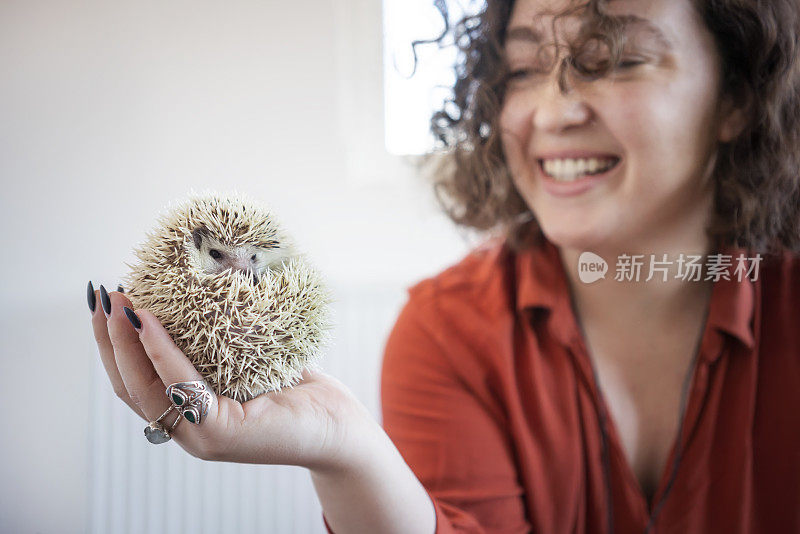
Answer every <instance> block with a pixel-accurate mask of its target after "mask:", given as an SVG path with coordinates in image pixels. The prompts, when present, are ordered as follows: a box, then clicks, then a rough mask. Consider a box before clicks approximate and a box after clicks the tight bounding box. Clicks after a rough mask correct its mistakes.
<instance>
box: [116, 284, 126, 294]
mask: <svg viewBox="0 0 800 534" xmlns="http://www.w3.org/2000/svg"><path fill="white" fill-rule="evenodd" d="M117 293H125V289H124V288H123V287H122V286H121V285H118V286H117Z"/></svg>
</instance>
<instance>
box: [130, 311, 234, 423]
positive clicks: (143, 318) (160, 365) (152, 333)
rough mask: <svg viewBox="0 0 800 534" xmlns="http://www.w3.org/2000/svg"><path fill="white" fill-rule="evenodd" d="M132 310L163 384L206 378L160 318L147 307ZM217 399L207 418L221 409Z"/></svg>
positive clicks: (143, 345) (213, 415) (133, 319)
mask: <svg viewBox="0 0 800 534" xmlns="http://www.w3.org/2000/svg"><path fill="white" fill-rule="evenodd" d="M128 313H130V314H133V318H132V321H131V322H135V321H136V320H138V321H139V324H140V325H141V326H140V328H139V329H138V330H139V340H140V341H141V344H142V347H143V348H144V350H145V352H146V353H147V357H148V358H149V359H150V362H152V364H153V367H154V368H155V370H156V372H157V373H158V376H160V377H161V380H162V382H163V385H164V387H166V386H169V385H170V384H174V383H176V382H192V381H195V380H203V377H202V376H201V375H200V373H199V372H198V371H197V369H195V367H194V365H192V362H190V361H189V358H187V357H186V355H185V354H184V353H183V351H181V349H179V348H178V346H177V345H175V342H174V341H173V340H172V337H170V335H169V332H167V330H166V329H165V328H164V327H163V326H162V324H161V323H160V322H159V320H158V319H157V318H156V317H155V316H154V315H153V314H152V313H150V312H149V311H147V310H136V311H130V312H128ZM212 393H213V392H212ZM218 408H219V404H218V399H217V398H216V395H214V399H213V401H212V402H211V405H210V407H209V411H208V414H207V415H206V418H207V419H209V420H214V419H216V417H217V413H218Z"/></svg>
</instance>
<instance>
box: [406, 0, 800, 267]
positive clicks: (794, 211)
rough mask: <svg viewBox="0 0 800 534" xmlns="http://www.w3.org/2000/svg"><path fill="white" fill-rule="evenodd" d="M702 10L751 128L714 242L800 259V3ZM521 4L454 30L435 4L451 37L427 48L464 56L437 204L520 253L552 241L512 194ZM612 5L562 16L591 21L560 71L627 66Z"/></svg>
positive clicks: (731, 163)
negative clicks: (510, 88)
mask: <svg viewBox="0 0 800 534" xmlns="http://www.w3.org/2000/svg"><path fill="white" fill-rule="evenodd" d="M692 2H693V4H694V6H695V8H696V9H697V12H698V13H699V15H700V16H701V18H702V20H703V21H704V23H705V25H706V27H707V28H708V30H709V31H710V32H711V34H712V35H713V37H714V40H715V43H716V46H717V49H718V52H719V55H720V57H721V59H722V91H723V92H724V93H725V94H726V95H728V96H730V97H731V98H733V100H734V102H736V103H737V104H738V105H739V106H740V107H741V109H743V110H744V114H745V119H746V123H745V125H744V128H743V129H742V130H741V132H740V133H739V135H738V136H737V137H736V138H735V139H733V140H731V141H730V142H727V143H720V145H719V148H718V152H717V158H716V163H715V167H714V170H713V177H714V183H715V200H714V213H713V215H712V220H711V222H710V224H709V226H708V228H707V233H708V236H709V238H710V239H711V240H712V242H715V243H718V244H720V245H734V246H741V247H745V248H747V249H749V250H752V251H753V252H761V253H780V252H781V251H782V250H790V251H793V252H797V251H800V59H798V58H800V37H798V36H800V4H798V2H797V0H749V1H745V0H692ZM513 3H514V2H513V0H486V3H485V7H484V8H483V9H482V10H481V11H480V13H478V14H476V15H473V16H467V17H464V18H463V19H461V20H459V21H457V22H455V23H453V24H451V23H450V22H449V21H448V12H447V9H446V5H445V4H444V2H443V1H441V0H436V2H435V5H436V7H437V8H438V9H439V11H440V12H441V14H442V16H443V18H444V20H445V30H444V32H443V33H442V35H440V36H439V37H438V38H437V39H433V40H432V41H426V42H438V43H439V44H440V45H441V44H442V41H443V39H445V37H447V36H450V37H452V39H453V42H454V43H455V46H457V48H458V52H459V56H458V57H459V60H458V62H457V64H456V67H455V70H456V83H455V85H454V87H453V91H452V95H451V98H450V99H449V100H448V101H447V102H446V103H445V105H444V106H443V107H442V109H440V110H438V111H437V112H436V113H435V114H434V115H433V117H432V119H431V130H432V131H433V133H434V135H435V137H436V139H437V144H438V145H439V148H440V149H443V150H444V151H445V153H446V159H445V160H443V161H441V162H440V163H439V164H437V165H436V171H435V173H434V176H435V178H434V179H435V192H436V197H437V199H438V200H439V203H440V204H441V206H442V208H443V209H444V210H445V212H446V213H447V214H448V216H449V217H450V218H451V219H452V220H453V221H454V222H455V223H457V224H459V225H462V226H465V227H469V228H474V229H478V230H486V231H488V230H494V231H498V230H499V231H501V232H502V233H504V234H505V235H506V237H507V239H508V242H509V244H510V246H511V247H512V248H514V249H516V250H519V249H522V248H524V247H526V246H528V245H530V244H531V243H532V242H533V241H534V240H535V239H538V238H541V236H542V233H541V229H540V228H539V225H538V223H537V221H536V219H535V217H534V216H533V214H532V213H531V211H530V209H529V208H528V206H527V204H526V203H525V201H524V200H523V199H522V197H521V196H520V195H519V193H518V192H517V190H516V188H515V186H514V185H513V182H512V179H511V176H510V173H509V171H508V168H507V166H506V164H505V158H504V155H503V150H502V146H501V142H500V134H499V125H498V123H499V115H500V110H501V106H502V103H503V97H504V92H505V86H506V83H507V81H508V74H509V73H508V67H507V65H506V63H505V58H504V54H503V39H504V34H505V31H506V26H507V24H508V20H509V17H510V15H511V9H512V7H513ZM606 4H607V0H589V1H588V2H582V3H580V4H578V5H574V4H573V5H572V6H571V7H570V8H569V9H568V10H566V11H564V12H561V13H559V14H557V15H556V17H561V16H566V15H574V14H576V13H577V14H579V15H580V16H581V19H582V21H583V22H582V24H581V29H580V31H579V35H578V38H577V39H576V40H575V42H574V43H571V44H570V45H569V55H568V56H567V58H566V60H565V61H564V62H563V64H561V65H560V68H562V70H563V71H564V72H566V71H567V70H569V71H571V73H572V74H574V75H576V76H582V77H590V78H597V77H601V76H604V75H605V74H606V73H607V72H609V71H610V70H611V69H612V68H614V67H615V66H616V65H617V63H618V62H619V61H620V56H621V51H622V48H623V45H624V39H625V34H624V32H623V31H622V25H621V22H620V21H619V20H618V19H619V17H615V16H613V15H610V14H609V13H608V12H607V10H606ZM553 24H555V19H554V22H553ZM421 43H422V42H418V43H415V46H416V45H419V44H421ZM597 45H600V46H604V47H606V48H607V50H608V52H609V53H608V54H606V55H605V57H606V58H607V60H606V61H605V62H603V63H600V64H597V63H595V64H590V62H582V61H581V57H582V55H583V54H582V50H586V49H587V47H590V46H597ZM589 55H591V54H589ZM595 56H596V55H595ZM565 79H566V77H565V76H561V75H560V76H559V80H560V81H563V80H565ZM564 83H565V82H564ZM562 89H563V87H562ZM434 157H435V156H434Z"/></svg>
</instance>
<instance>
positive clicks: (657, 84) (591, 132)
mask: <svg viewBox="0 0 800 534" xmlns="http://www.w3.org/2000/svg"><path fill="white" fill-rule="evenodd" d="M568 7H569V4H568V2H566V1H565V0H517V1H516V3H515V5H514V8H513V10H512V13H511V18H510V20H509V23H508V26H507V32H506V39H505V53H506V57H507V60H508V63H509V68H510V71H511V78H510V81H509V84H508V88H507V90H506V95H505V100H504V102H503V108H502V112H501V116H500V127H501V131H502V141H503V151H504V153H505V157H506V161H507V163H508V167H509V170H510V172H511V175H512V178H513V180H514V183H515V185H516V187H517V189H518V190H519V192H520V195H521V196H522V197H523V199H524V200H525V201H526V203H527V204H528V206H529V207H530V208H531V210H532V211H533V213H534V214H535V216H536V218H537V220H538V222H539V225H540V226H541V228H542V231H543V232H544V234H545V235H546V236H547V237H548V238H549V239H550V240H551V241H553V242H554V243H556V244H557V245H561V246H566V247H571V248H577V249H583V250H586V249H595V250H596V249H599V248H602V247H616V248H618V249H625V248H626V247H627V248H628V249H636V248H637V247H640V246H643V244H644V243H652V242H653V241H654V240H655V239H659V238H663V237H664V236H665V235H677V234H679V233H683V234H685V235H697V234H698V233H701V232H702V228H703V227H704V225H705V223H706V221H707V220H708V218H709V217H710V214H711V209H712V205H713V184H712V181H711V176H710V170H711V168H712V163H713V161H712V159H713V155H714V152H715V148H716V146H717V145H718V143H719V142H720V141H726V140H729V139H730V138H731V137H732V136H733V135H734V134H735V127H736V117H735V116H734V114H733V113H730V112H728V111H727V105H726V104H723V103H722V102H723V99H720V97H719V94H720V72H719V71H720V60H719V57H718V55H717V52H716V49H715V47H714V42H713V38H712V36H711V35H710V33H709V32H708V31H707V30H706V29H705V27H704V26H703V23H702V20H700V18H699V17H698V15H697V14H696V13H695V11H694V8H693V6H692V5H691V3H690V2H689V0H632V1H631V0H613V1H611V2H609V3H608V11H609V13H610V14H612V15H615V16H619V17H621V18H620V19H619V20H621V21H623V22H624V25H625V30H624V33H625V35H626V39H625V46H624V48H623V50H622V55H621V61H620V63H619V64H618V65H617V66H616V67H615V68H613V69H612V70H611V72H609V73H608V74H607V75H606V76H603V77H601V78H599V79H595V80H590V79H588V78H581V77H580V76H577V75H571V72H572V71H571V70H568V71H566V72H567V73H568V76H567V78H566V84H564V83H562V84H561V85H560V84H559V69H558V68H555V67H557V65H558V63H559V61H561V60H562V59H563V58H564V57H565V55H566V54H567V53H568V52H567V48H566V47H565V46H566V44H567V43H569V42H570V41H571V40H573V39H575V37H576V35H577V34H578V30H579V28H580V20H579V18H578V17H575V16H568V17H563V18H558V19H557V20H556V25H555V34H554V33H553V24H552V22H553V16H552V13H559V12H561V11H563V10H564V9H565V8H568ZM553 43H556V44H557V45H563V46H553V45H552V44H553ZM583 50H584V53H583V54H582V55H581V56H580V57H579V63H583V62H586V63H587V64H590V65H591V64H595V65H596V64H598V63H602V61H603V60H604V59H608V54H605V57H604V53H603V52H602V49H601V48H598V47H594V48H592V47H587V48H584V49H583ZM563 81H564V79H563V78H562V82H563ZM665 252H666V251H665Z"/></svg>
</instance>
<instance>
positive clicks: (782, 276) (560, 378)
mask: <svg viewBox="0 0 800 534" xmlns="http://www.w3.org/2000/svg"><path fill="white" fill-rule="evenodd" d="M739 252H744V251H741V250H739V249H726V250H725V251H723V253H725V254H731V255H738V253H739ZM798 303H800V259H798V258H797V257H795V256H792V255H790V254H785V255H783V256H780V257H768V256H765V257H764V260H763V261H762V262H761V265H760V266H759V273H758V278H757V279H756V281H750V280H749V279H747V278H745V279H744V280H743V281H742V282H738V281H736V279H735V278H734V277H732V278H731V280H725V279H724V278H723V279H720V280H719V281H718V282H715V283H714V287H713V291H712V296H711V302H710V309H709V314H708V319H707V322H706V326H705V330H704V333H703V337H702V341H701V346H700V352H699V353H698V356H697V364H696V366H695V368H694V373H693V375H692V378H691V388H690V390H689V391H688V402H687V404H686V409H685V414H684V419H683V423H682V429H683V431H682V432H681V438H680V444H681V447H680V455H679V458H678V459H679V461H678V463H677V468H676V469H675V471H674V479H673V480H672V481H671V483H670V479H672V478H673V473H672V471H673V469H672V468H673V464H674V462H675V459H676V448H675V445H674V444H673V448H672V452H671V453H670V457H669V459H668V460H667V462H666V465H665V468H664V472H663V473H662V476H661V480H660V482H659V486H658V489H657V491H656V494H655V495H654V497H653V503H659V502H661V501H663V502H661V505H660V506H659V507H658V511H657V513H655V514H654V517H653V518H652V526H651V528H650V532H657V533H665V534H666V533H676V534H678V533H680V534H693V533H697V534H700V533H725V534H734V533H744V532H747V533H765V534H766V533H769V534H774V533H788V532H800V306H798ZM381 388H382V389H381V395H382V399H383V424H384V428H385V429H386V432H387V433H388V435H389V436H390V437H391V439H392V440H393V441H394V443H395V445H396V446H397V448H398V449H399V451H400V452H401V454H402V455H403V457H404V458H405V460H406V462H407V463H408V465H409V466H410V467H411V468H412V469H413V471H414V472H415V473H416V475H417V476H418V478H419V479H420V481H421V482H422V484H423V485H424V486H425V488H426V489H427V490H428V492H429V494H430V496H431V499H432V501H433V504H434V507H435V510H436V518H437V520H436V526H437V528H436V532H437V533H439V534H446V533H451V532H474V533H479V532H504V533H511V532H531V531H532V532H537V533H538V532H542V533H601V532H608V528H607V526H608V522H609V519H610V517H613V529H614V532H615V533H617V534H627V533H643V532H645V531H646V528H647V525H648V521H649V520H650V519H651V506H652V505H653V503H648V502H647V501H646V499H645V497H644V494H643V493H642V491H641V489H640V487H639V484H638V481H637V479H636V478H635V476H634V474H633V471H632V469H631V467H630V466H629V465H628V463H627V460H626V458H625V455H624V452H623V448H622V444H621V441H620V436H619V435H618V433H617V431H616V428H615V426H614V424H613V420H612V419H611V418H610V416H609V415H606V424H605V426H606V429H607V434H606V435H607V439H608V442H607V443H608V451H607V452H608V455H607V457H606V461H604V456H603V438H602V431H601V424H600V419H599V414H601V413H606V414H608V413H609V412H608V411H607V410H606V409H605V403H604V402H602V401H598V400H597V399H598V398H599V397H598V390H597V386H596V383H595V381H594V378H593V372H592V367H591V363H590V360H589V357H588V355H587V351H586V349H585V345H584V343H583V340H582V336H581V335H580V333H579V328H578V326H577V323H576V321H575V317H574V314H573V311H572V307H571V304H570V299H569V292H568V284H567V279H566V275H565V272H564V268H563V265H562V264H561V260H560V256H559V255H558V250H557V249H556V247H555V246H553V245H552V244H551V243H549V242H546V241H545V242H544V244H543V245H541V246H539V247H534V248H532V249H529V250H527V251H525V252H523V253H520V254H514V253H513V252H512V251H510V250H509V249H508V248H507V247H506V246H504V245H502V244H492V245H490V246H487V247H484V248H482V249H479V250H476V251H474V252H473V253H471V254H470V255H468V256H467V257H466V258H465V259H463V260H462V261H461V262H460V263H458V264H457V265H455V266H453V267H451V268H449V269H447V270H445V271H444V272H442V273H441V274H439V275H438V276H435V277H433V278H429V279H427V280H424V281H422V282H420V283H418V284H417V285H415V286H414V287H412V288H411V289H410V290H409V300H408V302H407V304H406V305H405V307H404V309H403V311H402V312H401V314H400V316H399V318H398V319H397V323H396V325H395V327H394V330H393V331H392V333H391V335H390V337H389V340H388V342H387V345H386V352H385V357H384V363H383V371H382V385H381ZM604 466H607V468H608V473H607V477H606V476H604ZM606 480H608V485H609V487H610V492H611V496H609V495H608V492H607V490H606ZM609 497H611V498H610V499H609ZM662 498H663V499H662ZM609 508H610V509H611V514H609Z"/></svg>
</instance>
